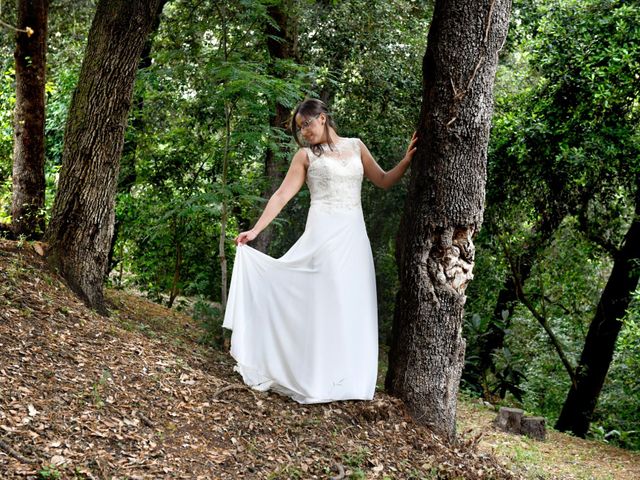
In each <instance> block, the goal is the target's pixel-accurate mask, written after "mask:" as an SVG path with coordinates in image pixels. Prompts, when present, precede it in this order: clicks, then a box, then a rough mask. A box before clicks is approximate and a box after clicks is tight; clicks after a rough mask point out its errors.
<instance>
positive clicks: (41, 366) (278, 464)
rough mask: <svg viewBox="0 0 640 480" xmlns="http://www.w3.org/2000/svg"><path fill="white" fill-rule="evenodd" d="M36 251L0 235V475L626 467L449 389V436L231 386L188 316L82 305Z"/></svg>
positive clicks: (630, 460)
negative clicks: (452, 429)
mask: <svg viewBox="0 0 640 480" xmlns="http://www.w3.org/2000/svg"><path fill="white" fill-rule="evenodd" d="M37 249H38V247H37V245H36V247H35V249H34V246H33V245H31V244H29V243H20V242H9V241H6V240H0V479H2V480H4V479H18V478H20V479H25V478H26V479H45V478H50V479H56V478H60V479H101V480H106V479H160V478H172V479H218V478H220V479H227V478H228V479H244V478H247V479H253V478H256V479H272V480H275V479H312V478H322V479H327V478H339V479H342V478H345V479H346V478H349V479H369V478H371V479H375V478H379V479H385V478H387V479H400V480H408V479H435V478H438V479H440V478H441V479H447V478H469V479H476V478H478V479H480V478H482V479H508V478H527V479H529V478H530V479H555V478H558V479H591V478H594V479H638V478H640V454H638V453H634V452H628V451H624V450H620V449H617V448H614V447H611V446H607V445H605V444H601V443H597V442H592V441H585V440H581V439H576V438H572V437H570V436H567V435H564V434H561V433H557V432H553V431H551V432H549V435H548V439H547V440H546V441H544V442H537V441H533V440H530V439H528V438H525V437H520V436H514V435H510V434H506V433H503V432H500V431H497V430H496V429H495V428H494V427H493V426H492V420H493V419H494V418H495V415H496V412H495V410H494V409H493V408H491V407H488V406H486V405H484V404H483V403H481V402H478V401H477V400H469V399H464V398H461V400H460V404H459V418H458V427H459V431H460V434H459V437H460V441H459V442H458V444H457V445H456V446H450V445H447V444H445V443H443V442H442V441H440V440H439V439H438V437H436V436H435V435H433V434H432V433H431V432H430V431H429V430H428V429H426V428H425V427H422V426H420V425H417V424H416V423H414V422H413V421H412V420H411V418H410V417H409V416H408V415H407V413H406V411H405V410H404V408H403V405H402V403H401V402H399V401H398V400H396V399H394V398H392V397H390V396H388V395H386V394H385V393H384V392H377V393H376V397H375V399H374V400H373V401H371V402H357V401H353V402H336V403H331V404H320V405H304V406H303V405H298V404H297V403H295V402H293V401H291V400H289V399H287V398H284V397H281V396H279V395H277V394H273V393H261V392H256V391H253V390H251V389H248V388H247V387H245V386H244V385H243V384H242V383H241V381H240V379H239V377H238V376H237V374H235V373H234V372H233V368H232V367H233V362H232V361H231V358H230V357H229V356H228V354H226V353H223V352H220V351H218V350H216V349H214V348H211V347H206V346H204V345H203V344H202V343H201V342H200V339H201V337H202V333H203V331H202V329H201V326H199V325H198V324H197V322H195V321H194V320H193V319H192V318H191V317H190V316H188V315H185V314H182V313H180V312H176V311H175V310H168V309H166V308H164V307H162V306H159V305H157V304H154V303H152V302H149V301H147V300H145V299H142V298H140V297H138V296H134V295H130V294H126V293H124V292H122V291H116V290H108V291H107V296H108V299H109V303H110V308H111V312H112V315H111V317H109V318H106V317H102V316H100V315H98V314H97V313H95V312H93V311H91V310H89V309H87V308H86V307H85V306H84V305H83V304H82V303H80V302H79V301H78V300H77V299H76V298H75V296H73V295H72V294H71V293H70V292H69V290H68V289H67V288H66V287H65V286H64V284H63V283H62V282H61V281H60V279H59V278H58V277H57V276H56V275H54V274H52V273H50V272H49V271H48V270H47V268H46V266H45V264H44V262H43V260H42V258H41V257H40V256H39V255H38V254H37V253H36V251H35V250H37Z"/></svg>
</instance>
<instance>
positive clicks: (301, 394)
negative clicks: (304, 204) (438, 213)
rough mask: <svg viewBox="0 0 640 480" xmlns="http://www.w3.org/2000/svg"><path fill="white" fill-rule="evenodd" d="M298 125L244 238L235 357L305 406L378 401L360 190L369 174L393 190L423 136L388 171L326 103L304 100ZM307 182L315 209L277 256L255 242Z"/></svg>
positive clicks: (234, 293)
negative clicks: (284, 166) (339, 128)
mask: <svg viewBox="0 0 640 480" xmlns="http://www.w3.org/2000/svg"><path fill="white" fill-rule="evenodd" d="M291 130H292V132H293V135H294V138H295V140H296V142H297V143H298V144H299V145H300V146H301V148H300V149H299V150H298V152H297V153H296V154H295V155H294V157H293V160H292V162H291V166H290V167H289V171H288V172H287V175H286V177H285V178H284V180H283V182H282V185H281V186H280V188H279V189H278V190H277V191H276V192H275V193H274V194H273V196H272V197H271V198H270V199H269V202H268V203H267V206H266V207H265V209H264V212H263V213H262V215H261V217H260V218H259V219H258V221H257V223H256V224H255V226H254V227H253V228H252V229H251V230H248V231H246V232H242V233H240V235H238V237H237V238H236V244H237V245H238V248H237V250H236V258H235V264H234V267H233V274H232V278H231V287H230V290H229V301H228V303H227V310H226V314H225V320H224V324H223V326H224V327H225V328H229V329H232V330H233V334H232V337H231V354H232V356H233V357H234V358H235V360H236V361H237V362H238V363H237V365H236V370H237V371H238V372H240V374H241V375H242V377H243V380H244V382H245V383H246V384H247V385H250V386H252V387H253V388H256V389H258V390H269V389H271V390H274V391H277V392H279V393H283V394H285V395H288V396H290V397H291V398H293V399H294V400H296V401H297V402H300V403H320V402H329V401H333V400H347V399H362V400H370V399H371V398H373V393H374V390H375V386H376V377H377V367H378V318H377V304H376V285H375V273H374V269H373V257H372V255H371V247H370V245H369V239H368V237H367V233H366V230H365V225H364V219H363V215H362V208H361V204H360V189H361V185H362V178H363V175H364V176H366V177H367V178H368V179H369V180H371V181H372V182H373V183H374V184H375V185H377V186H379V187H382V188H385V189H386V188H389V187H391V186H392V185H394V184H395V183H397V182H398V181H399V180H400V178H402V175H403V174H404V172H405V171H406V170H407V168H408V167H409V164H410V162H411V158H412V157H413V155H414V153H415V151H416V148H415V143H416V141H417V138H416V136H415V135H414V137H413V139H412V141H411V144H410V145H409V148H408V149H407V153H406V155H405V156H404V158H403V159H402V160H401V161H400V163H398V164H397V165H396V166H395V167H394V168H393V169H392V170H390V171H389V172H385V171H384V170H382V169H381V168H380V166H379V165H378V164H377V163H376V161H375V160H374V159H373V157H372V156H371V154H370V153H369V150H368V149H367V147H366V146H365V145H364V144H363V143H362V142H361V141H360V140H359V139H355V138H342V137H339V136H338V134H337V133H336V127H335V124H334V123H333V120H332V118H331V116H330V115H329V112H328V110H327V107H326V106H325V105H324V104H323V103H322V102H321V101H319V100H314V99H309V100H305V101H304V102H302V103H301V104H299V105H298V107H297V108H296V109H295V111H294V115H293V118H292V122H291ZM301 137H302V138H301ZM305 181H306V182H307V185H308V187H309V191H310V193H311V206H310V208H309V213H308V217H307V223H306V227H305V231H304V233H303V235H302V236H301V237H300V239H299V240H298V241H297V242H296V243H295V244H294V245H293V246H292V247H291V249H290V250H289V251H288V252H287V253H286V254H284V255H283V256H282V257H280V258H278V259H274V258H272V257H269V256H268V255H265V254H263V253H261V252H259V251H257V250H255V249H253V248H251V247H249V246H247V245H246V243H247V242H250V241H251V240H253V239H255V238H256V236H257V235H258V234H259V233H260V232H261V231H262V230H263V229H264V228H266V227H267V225H269V223H270V222H271V221H272V220H273V219H274V218H275V217H276V216H277V215H278V213H279V212H280V211H281V210H282V208H283V207H284V206H285V205H286V204H287V202H288V201H289V200H290V199H291V198H292V197H293V196H294V195H295V194H296V193H298V191H299V190H300V188H301V187H302V184H303V183H304V182H305Z"/></svg>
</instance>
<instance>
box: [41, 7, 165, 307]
mask: <svg viewBox="0 0 640 480" xmlns="http://www.w3.org/2000/svg"><path fill="white" fill-rule="evenodd" d="M160 1H161V0H100V2H99V3H98V6H97V8H96V14H95V17H94V19H93V23H92V25H91V30H90V32H89V39H88V43H87V48H86V51H85V56H84V59H83V62H82V68H81V71H80V77H79V80H78V86H77V88H76V90H75V92H74V94H73V98H72V100H71V106H70V108H69V115H68V119H67V125H66V129H65V140H64V150H63V154H62V169H61V171H60V179H59V186H58V193H57V195H56V199H55V202H54V206H53V213H52V218H51V222H50V225H49V228H48V230H47V235H46V238H47V241H48V243H49V250H48V254H47V258H48V261H49V263H50V265H51V266H52V267H53V268H54V269H56V270H57V271H58V272H59V273H60V274H61V275H62V276H63V277H64V278H65V279H66V281H67V282H68V284H69V286H70V287H71V288H72V289H73V290H74V291H75V292H76V293H77V294H78V295H79V296H80V297H81V298H82V299H83V300H84V301H85V302H86V303H87V304H88V305H89V306H91V307H93V308H95V309H97V310H98V311H100V312H101V313H105V314H106V313H107V310H106V307H105V304H104V295H103V282H104V277H105V274H106V269H107V259H108V255H109V247H110V244H111V238H112V236H113V225H114V211H115V208H114V206H115V193H116V186H117V182H118V172H119V168H120V157H121V155H122V146H123V143H124V132H125V127H126V123H127V114H128V113H129V108H130V106H131V95H132V91H133V83H134V79H135V74H136V71H137V68H138V61H139V59H140V54H141V52H142V49H143V47H144V45H145V41H146V39H147V36H148V35H149V33H150V31H151V30H152V27H153V24H154V21H155V18H156V15H158V13H159V8H158V6H159V4H160Z"/></svg>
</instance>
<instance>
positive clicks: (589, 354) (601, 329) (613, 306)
mask: <svg viewBox="0 0 640 480" xmlns="http://www.w3.org/2000/svg"><path fill="white" fill-rule="evenodd" d="M636 183H637V186H636V200H635V202H636V205H635V215H634V218H633V219H632V221H631V226H630V227H629V230H628V231H627V234H626V235H625V238H624V241H623V244H622V247H621V248H620V250H619V251H618V253H617V255H616V256H615V258H614V262H613V269H612V270H611V275H610V276H609V279H608V280H607V284H606V285H605V287H604V290H603V292H602V296H601V297H600V301H599V302H598V306H597V308H596V312H595V315H594V317H593V320H592V321H591V324H590V325H589V330H588V332H587V337H586V339H585V342H584V347H583V349H582V354H581V355H580V361H579V363H578V367H577V368H576V381H575V382H574V383H573V384H572V386H571V388H570V389H569V394H568V395H567V399H566V400H565V402H564V405H563V407H562V412H561V413H560V417H559V418H558V421H557V423H556V429H558V430H560V431H562V432H566V431H571V432H573V433H574V434H575V435H577V436H579V437H584V436H585V435H586V434H587V432H588V431H589V424H590V423H591V418H592V416H593V412H594V410H595V407H596V404H597V402H598V397H599V396H600V391H601V390H602V385H603V384H604V380H605V378H606V376H607V372H608V371H609V366H610V365H611V360H612V359H613V353H614V351H615V347H616V340H617V338H618V333H620V328H621V327H622V318H623V317H624V315H625V313H626V310H627V308H628V307H629V303H630V302H631V298H632V295H633V292H634V291H635V289H636V288H637V286H638V279H639V278H640V177H639V178H638V181H637V182H636Z"/></svg>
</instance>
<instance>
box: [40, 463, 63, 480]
mask: <svg viewBox="0 0 640 480" xmlns="http://www.w3.org/2000/svg"><path fill="white" fill-rule="evenodd" d="M38 478H40V479H43V480H44V479H53V480H57V479H59V478H62V474H61V473H60V472H59V471H58V469H56V468H55V467H54V466H51V465H45V466H44V467H42V469H41V470H38Z"/></svg>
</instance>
